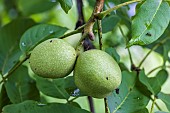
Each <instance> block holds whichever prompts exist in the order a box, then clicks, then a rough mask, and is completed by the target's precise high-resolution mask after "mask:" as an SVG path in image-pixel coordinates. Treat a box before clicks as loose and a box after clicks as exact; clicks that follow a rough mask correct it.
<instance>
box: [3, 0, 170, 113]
mask: <svg viewBox="0 0 170 113" xmlns="http://www.w3.org/2000/svg"><path fill="white" fill-rule="evenodd" d="M4 1H5V2H4ZM16 1H20V0H0V26H1V27H2V26H4V25H5V24H7V23H9V22H10V21H11V20H13V19H15V18H17V17H19V16H20V12H18V11H17V8H19V9H22V8H23V7H22V6H19V7H16V6H15V5H16V4H15V2H16ZM31 1H32V0H31ZM54 2H55V0H54ZM4 3H5V4H4ZM26 4H27V3H26ZM42 7H43V6H42ZM34 8H36V6H34ZM83 9H84V16H85V21H87V20H88V18H89V17H90V15H91V13H92V11H93V8H92V7H91V6H90V5H89V2H87V1H86V0H84V7H83ZM29 17H30V18H32V19H33V20H35V21H36V22H37V23H50V24H55V25H59V26H63V27H67V28H68V29H69V31H72V30H74V28H75V24H76V22H77V18H78V15H77V8H76V3H75V0H73V7H72V8H71V10H70V11H69V12H68V14H66V13H65V12H64V11H63V10H62V8H61V7H60V5H59V4H58V5H55V6H54V7H51V9H50V10H48V11H45V12H42V13H38V14H32V15H30V16H29ZM113 21H114V20H113ZM122 28H123V30H124V31H128V29H127V28H126V26H122ZM69 31H68V32H69ZM71 37H77V38H75V40H77V39H79V38H80V37H81V34H78V35H73V36H71ZM96 37H97V36H96ZM68 38H70V37H68ZM115 42H119V43H122V44H120V45H119V46H117V47H116V50H117V52H118V54H119V55H120V61H121V62H124V63H125V65H126V66H127V67H128V68H129V69H130V60H129V56H128V51H127V49H125V43H124V39H123V37H122V35H121V33H120V31H119V29H118V28H115V29H113V31H111V32H108V33H105V34H103V46H104V48H105V47H108V46H110V45H112V44H113V45H114V44H115ZM93 43H94V45H96V47H98V40H97V38H96V40H95V41H94V42H93ZM130 50H131V52H132V57H133V60H134V63H135V64H137V65H138V64H139V62H140V61H141V60H142V59H143V57H144V56H145V55H146V53H147V52H148V51H149V49H144V48H142V47H140V46H133V47H131V48H130ZM162 63H163V60H162V57H161V56H160V55H159V54H157V53H156V52H152V54H151V55H149V57H148V58H147V59H146V61H145V62H144V64H143V65H142V67H143V68H144V69H145V71H146V73H147V72H149V71H150V70H151V69H153V68H155V67H157V66H160V65H161V64H162ZM158 71H159V70H157V71H155V72H154V73H152V74H151V76H154V75H155V74H156V73H157V72H158ZM168 72H170V70H168ZM169 86H170V78H168V80H167V81H166V83H165V84H164V85H163V87H162V91H163V92H165V93H170V88H169ZM42 97H44V98H45V99H46V100H47V101H48V102H56V101H57V102H65V101H63V100H61V99H54V98H51V97H47V96H43V94H42ZM75 101H76V102H78V103H79V104H80V106H81V107H82V108H83V109H87V110H89V105H88V100H87V97H80V98H78V99H76V100H75ZM158 103H159V105H161V107H162V109H163V110H164V111H167V108H166V107H165V105H164V104H163V103H162V102H161V101H159V102H158ZM94 106H95V108H96V109H95V111H96V113H104V100H103V99H94ZM150 107H151V102H150V103H149V104H148V108H149V109H150ZM155 110H157V109H156V107H155Z"/></svg>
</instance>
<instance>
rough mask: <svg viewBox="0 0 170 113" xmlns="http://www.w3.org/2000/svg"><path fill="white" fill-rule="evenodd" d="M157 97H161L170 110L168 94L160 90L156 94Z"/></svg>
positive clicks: (169, 96) (169, 95)
mask: <svg viewBox="0 0 170 113" xmlns="http://www.w3.org/2000/svg"><path fill="white" fill-rule="evenodd" d="M158 99H161V100H162V101H163V102H164V103H165V105H166V107H167V108H168V110H169V111H170V94H165V93H163V92H160V93H159V94H158Z"/></svg>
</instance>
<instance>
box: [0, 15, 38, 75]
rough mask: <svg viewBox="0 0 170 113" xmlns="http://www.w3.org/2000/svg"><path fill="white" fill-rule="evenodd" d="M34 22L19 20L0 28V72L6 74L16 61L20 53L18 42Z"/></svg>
mask: <svg viewBox="0 0 170 113" xmlns="http://www.w3.org/2000/svg"><path fill="white" fill-rule="evenodd" d="M34 24H35V22H34V21H33V20H32V19H28V18H19V19H16V20H13V21H11V22H10V23H8V24H7V25H5V26H3V27H2V28H0V53H1V54H0V71H2V74H5V73H7V72H8V71H9V70H10V69H11V68H12V67H13V66H14V65H15V64H16V63H17V62H18V61H19V57H20V56H21V55H22V52H21V51H20V49H19V40H20V38H21V36H22V34H23V33H24V32H25V31H26V30H27V29H28V28H29V27H31V26H33V25H34Z"/></svg>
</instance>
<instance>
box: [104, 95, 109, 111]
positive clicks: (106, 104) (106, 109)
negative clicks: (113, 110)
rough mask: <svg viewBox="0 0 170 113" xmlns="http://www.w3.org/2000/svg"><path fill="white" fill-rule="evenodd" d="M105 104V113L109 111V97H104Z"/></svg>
mask: <svg viewBox="0 0 170 113" xmlns="http://www.w3.org/2000/svg"><path fill="white" fill-rule="evenodd" d="M104 104H105V113H109V109H108V103H107V98H104Z"/></svg>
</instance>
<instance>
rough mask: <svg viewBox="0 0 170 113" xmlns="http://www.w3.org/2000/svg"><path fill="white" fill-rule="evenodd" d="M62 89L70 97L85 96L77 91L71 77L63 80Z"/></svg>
mask: <svg viewBox="0 0 170 113" xmlns="http://www.w3.org/2000/svg"><path fill="white" fill-rule="evenodd" d="M64 80H65V81H64V89H65V90H66V91H67V93H68V94H69V95H71V96H86V95H85V94H83V93H82V92H81V91H80V90H79V89H77V86H76V85H75V82H74V77H73V76H68V77H66V78H65V79H64Z"/></svg>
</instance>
